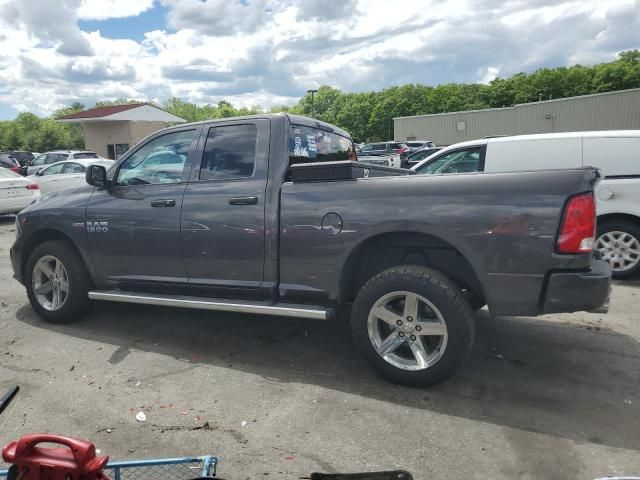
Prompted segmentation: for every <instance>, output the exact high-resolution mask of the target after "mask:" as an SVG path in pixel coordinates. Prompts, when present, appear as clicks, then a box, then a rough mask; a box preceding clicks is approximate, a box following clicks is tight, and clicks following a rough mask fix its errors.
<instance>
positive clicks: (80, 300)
mask: <svg viewBox="0 0 640 480" xmlns="http://www.w3.org/2000/svg"><path fill="white" fill-rule="evenodd" d="M46 256H53V257H55V258H57V259H59V260H60V262H62V264H63V265H64V268H65V270H66V273H67V280H68V292H67V294H66V297H65V299H64V302H63V304H62V306H61V307H60V308H59V309H57V310H48V309H46V308H44V307H43V306H42V305H41V304H40V302H39V301H38V299H37V298H36V294H35V293H34V291H33V274H34V267H35V265H36V263H37V262H38V261H39V260H40V259H41V258H43V257H46ZM25 284H26V287H27V296H28V297H29V302H30V303H31V307H32V308H33V309H34V310H35V312H36V313H37V314H38V315H39V316H40V317H41V318H42V319H44V320H46V321H47V322H51V323H69V322H72V321H73V320H75V319H77V318H79V317H81V316H82V315H83V314H85V313H86V312H87V311H88V309H89V307H90V305H91V302H90V301H89V297H88V296H87V293H88V291H89V289H90V285H91V279H90V277H89V274H88V273H87V269H86V267H85V265H84V262H83V260H82V258H81V257H80V255H79V254H78V253H77V251H76V250H75V248H73V246H72V245H71V244H70V243H69V242H66V241H64V240H52V241H49V242H44V243H42V244H40V245H38V246H37V247H36V248H35V249H34V250H33V252H31V255H29V259H28V260H27V264H26V269H25Z"/></svg>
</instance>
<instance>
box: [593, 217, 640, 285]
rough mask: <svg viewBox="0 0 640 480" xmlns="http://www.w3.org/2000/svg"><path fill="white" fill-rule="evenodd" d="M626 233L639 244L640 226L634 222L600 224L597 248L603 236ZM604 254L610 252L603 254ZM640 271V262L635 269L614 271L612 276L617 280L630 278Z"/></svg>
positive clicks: (623, 221) (615, 221) (597, 234)
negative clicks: (611, 233)
mask: <svg viewBox="0 0 640 480" xmlns="http://www.w3.org/2000/svg"><path fill="white" fill-rule="evenodd" d="M616 231H617V232H625V233H627V234H628V235H630V236H632V237H634V238H635V239H636V240H638V242H640V226H638V225H637V224H635V223H633V222H628V221H625V220H611V221H605V222H602V223H598V228H597V233H596V247H597V245H598V240H599V239H600V237H601V236H602V235H604V234H605V233H609V232H616ZM603 253H604V254H606V253H608V252H603ZM603 259H604V260H607V258H606V256H603ZM639 271H640V262H638V263H637V264H636V265H635V266H634V267H632V268H630V269H628V270H624V271H615V270H613V269H612V272H611V273H612V276H613V278H616V279H623V278H629V277H632V276H634V275H636V274H637V273H638V272H639Z"/></svg>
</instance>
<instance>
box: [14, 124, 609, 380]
mask: <svg viewBox="0 0 640 480" xmlns="http://www.w3.org/2000/svg"><path fill="white" fill-rule="evenodd" d="M354 157H355V152H354V150H353V145H352V141H351V138H350V136H349V135H348V134H347V133H346V132H344V131H342V130H340V129H339V128H336V127H334V126H331V125H328V124H326V123H322V122H318V121H315V120H312V119H309V118H305V117H299V116H294V115H285V114H274V115H260V116H254V117H243V118H228V119H222V120H216V121H206V122H202V123H195V124H190V125H180V126H178V127H172V128H168V129H165V130H162V131H159V132H156V133H154V134H153V135H151V136H149V137H148V138H146V139H145V140H143V141H142V142H140V143H139V144H138V145H136V146H135V147H134V148H132V149H131V150H130V151H129V152H127V154H125V155H124V156H123V158H121V159H120V160H119V161H118V162H117V163H116V164H115V165H114V166H113V167H112V168H110V170H109V171H108V172H107V171H106V170H105V168H104V167H102V166H96V165H94V166H92V167H90V168H89V169H88V171H87V183H88V185H86V186H84V187H81V188H77V189H73V190H67V191H62V192H57V193H53V194H50V195H47V196H45V197H42V199H41V200H40V201H38V202H37V203H35V204H33V205H31V206H30V207H29V208H27V209H26V210H24V211H22V212H21V213H20V214H19V215H18V216H17V219H16V236H17V238H16V242H15V244H14V245H13V247H12V249H11V260H12V264H13V269H14V272H15V278H16V279H17V280H18V281H20V282H21V283H22V284H24V285H25V287H26V290H27V294H28V297H29V301H30V302H31V305H32V307H33V309H34V310H35V311H36V312H37V313H38V314H39V315H40V316H41V317H42V318H44V319H45V320H48V321H50V322H66V321H70V320H72V319H74V318H76V317H78V316H79V315H81V314H83V313H85V312H86V311H87V309H88V308H89V306H90V304H91V301H92V300H102V301H115V302H128V303H139V304H149V305H161V306H174V307H185V308H194V309H206V310H218V311H232V312H247V313H257V314H265V315H280V316H290V317H297V318H301V319H318V320H330V319H331V318H332V317H333V316H334V312H340V313H342V312H343V311H345V312H348V311H349V308H350V311H351V317H350V322H351V330H352V334H353V338H354V343H355V344H356V345H357V347H358V348H359V349H360V351H361V352H362V353H363V355H364V356H365V357H366V358H367V359H368V360H369V361H370V363H371V364H372V365H373V367H375V368H376V369H377V370H378V371H379V372H380V373H381V374H383V375H385V376H386V377H388V378H390V379H392V380H393V381H396V382H400V383H404V384H410V385H427V384H432V383H435V382H438V381H441V380H443V379H445V378H447V377H449V376H450V375H451V374H452V373H453V372H455V371H456V369H457V368H459V367H460V366H461V364H462V363H463V361H464V360H465V358H466V357H467V355H468V353H469V351H470V350H471V348H472V345H473V342H474V332H475V329H474V315H473V310H474V309H477V308H481V307H482V306H484V305H485V304H486V305H488V308H489V310H490V312H491V313H492V314H493V315H524V316H534V315H540V314H544V313H551V312H573V311H580V310H596V311H606V308H607V302H608V297H609V291H610V270H609V266H608V264H607V263H606V262H604V261H601V260H597V259H595V258H594V255H593V253H592V244H593V235H594V228H595V208H594V200H593V187H594V184H595V183H596V182H597V181H598V178H599V175H598V172H597V170H593V169H575V170H555V171H537V172H525V173H496V174H462V175H461V174H458V175H434V176H414V175H409V174H405V175H403V174H401V172H398V174H397V176H387V177H377V176H376V175H374V173H377V171H376V170H375V169H376V168H382V167H374V166H367V168H364V164H362V165H363V167H362V168H360V169H359V171H360V173H362V172H364V173H363V174H362V175H360V176H364V177H367V178H355V177H358V176H359V175H355V174H354V175H352V173H353V172H355V171H358V169H357V168H355V167H353V166H354V165H360V164H358V163H353V162H344V163H343V162H341V161H348V160H354V159H355V158H354ZM329 161H330V162H334V163H331V166H330V167H329V166H327V167H326V168H325V164H323V165H322V166H321V167H322V168H318V163H314V162H329ZM335 162H338V163H335ZM300 164H307V165H300ZM308 164H311V165H308ZM327 165H328V164H327ZM341 165H347V169H346V170H345V168H343V167H341ZM349 165H350V166H349ZM314 167H315V170H314ZM345 171H346V173H347V174H346V175H345ZM383 173H386V174H388V173H389V172H383ZM342 307H347V308H342ZM265 321H267V319H266V318H265ZM105 328H108V327H106V326H105Z"/></svg>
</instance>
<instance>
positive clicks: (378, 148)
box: [358, 142, 407, 156]
mask: <svg viewBox="0 0 640 480" xmlns="http://www.w3.org/2000/svg"><path fill="white" fill-rule="evenodd" d="M405 150H407V146H406V145H405V144H404V143H401V142H380V143H367V144H366V145H365V146H363V147H362V148H361V149H359V150H358V155H367V156H368V155H392V154H396V155H402V153H403V152H404V151H405Z"/></svg>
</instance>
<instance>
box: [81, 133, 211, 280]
mask: <svg viewBox="0 0 640 480" xmlns="http://www.w3.org/2000/svg"><path fill="white" fill-rule="evenodd" d="M200 128H201V127H200V126H197V127H191V128H185V129H184V130H177V131H169V132H167V133H163V134H159V135H157V136H155V137H153V138H152V139H150V140H149V141H147V142H145V143H144V144H143V145H141V146H140V147H139V148H137V149H135V150H134V151H133V152H132V153H131V154H130V155H128V156H127V158H126V159H124V161H123V162H122V163H120V164H119V165H118V166H117V167H116V170H115V172H114V173H113V179H112V182H111V186H110V188H108V189H103V190H98V189H97V190H96V191H95V193H94V194H93V196H92V197H91V200H90V201H89V203H88V205H87V213H86V220H87V221H86V227H87V232H88V233H87V235H88V239H89V246H90V249H91V255H92V259H93V264H94V267H95V269H96V271H97V274H98V276H99V277H101V278H102V279H103V280H105V281H106V282H108V283H110V284H111V286H115V287H119V288H123V289H126V288H133V289H137V288H140V287H150V288H151V289H153V290H158V289H162V288H165V287H168V286H169V287H170V286H172V285H173V286H175V285H176V284H178V285H179V284H183V285H184V286H185V287H186V286H187V284H188V279H187V273H186V270H185V267H184V262H183V259H182V241H181V236H180V209H181V207H182V197H183V194H184V190H185V188H186V186H187V181H188V179H189V175H190V173H191V164H192V158H193V155H194V154H195V147H196V146H197V142H198V138H199V133H200ZM109 176H110V177H111V172H109Z"/></svg>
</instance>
